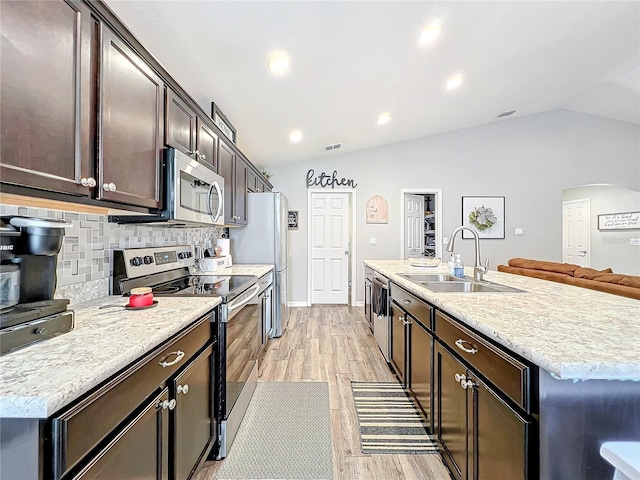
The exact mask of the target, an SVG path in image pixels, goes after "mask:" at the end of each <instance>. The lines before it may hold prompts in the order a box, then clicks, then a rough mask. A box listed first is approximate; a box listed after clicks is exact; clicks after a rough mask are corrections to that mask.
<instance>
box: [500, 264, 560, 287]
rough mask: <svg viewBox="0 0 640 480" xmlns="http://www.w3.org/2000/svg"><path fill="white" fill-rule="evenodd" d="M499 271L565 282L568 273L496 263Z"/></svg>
mask: <svg viewBox="0 0 640 480" xmlns="http://www.w3.org/2000/svg"><path fill="white" fill-rule="evenodd" d="M498 271H499V272H505V273H514V274H516V275H524V276H525V277H533V278H541V279H543V280H551V281H553V282H560V283H565V279H566V278H567V277H569V276H570V275H567V274H566V273H557V272H548V271H545V270H535V269H532V268H520V267H507V266H506V265H498Z"/></svg>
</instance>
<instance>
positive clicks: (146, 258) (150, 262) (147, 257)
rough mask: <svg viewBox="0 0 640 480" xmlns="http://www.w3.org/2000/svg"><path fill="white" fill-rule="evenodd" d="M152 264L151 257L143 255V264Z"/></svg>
mask: <svg viewBox="0 0 640 480" xmlns="http://www.w3.org/2000/svg"><path fill="white" fill-rule="evenodd" d="M152 263H153V257H152V256H151V255H145V257H144V264H145V265H151V264H152Z"/></svg>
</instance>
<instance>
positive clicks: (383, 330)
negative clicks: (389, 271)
mask: <svg viewBox="0 0 640 480" xmlns="http://www.w3.org/2000/svg"><path fill="white" fill-rule="evenodd" d="M371 285H372V288H371V317H372V319H373V336H374V337H375V338H376V342H377V343H378V346H379V347H380V351H381V352H382V355H384V358H385V360H386V361H387V362H389V353H390V352H391V345H390V342H391V334H390V330H391V323H390V315H389V300H390V299H389V296H390V295H389V279H388V278H386V277H384V276H383V275H381V274H380V273H378V272H375V271H374V272H373V279H372V281H371Z"/></svg>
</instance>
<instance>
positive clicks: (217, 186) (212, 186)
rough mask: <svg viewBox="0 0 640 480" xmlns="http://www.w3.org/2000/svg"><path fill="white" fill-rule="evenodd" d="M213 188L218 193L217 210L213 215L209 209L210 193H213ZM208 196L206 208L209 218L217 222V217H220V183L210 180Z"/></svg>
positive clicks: (221, 200)
mask: <svg viewBox="0 0 640 480" xmlns="http://www.w3.org/2000/svg"><path fill="white" fill-rule="evenodd" d="M214 188H215V189H216V192H217V193H218V211H217V212H216V214H215V216H214V215H213V212H212V211H211V194H212V193H213V189H214ZM208 198H209V201H208V202H207V209H208V210H209V216H210V217H211V219H212V220H213V221H214V222H217V221H218V219H219V218H220V214H221V212H222V202H223V198H222V190H220V185H218V182H211V186H210V187H209V194H208Z"/></svg>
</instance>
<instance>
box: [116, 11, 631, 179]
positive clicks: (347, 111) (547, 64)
mask: <svg viewBox="0 0 640 480" xmlns="http://www.w3.org/2000/svg"><path fill="white" fill-rule="evenodd" d="M106 3H107V5H108V6H109V7H110V8H111V9H112V10H113V11H114V12H115V13H116V15H118V16H119V17H120V18H121V20H122V21H123V22H124V23H125V24H126V25H127V26H128V27H129V28H130V29H131V31H132V32H133V33H134V35H136V36H137V37H138V39H139V40H140V41H141V42H142V43H143V44H144V45H145V46H146V47H147V48H148V49H149V50H150V51H151V53H152V54H154V55H155V56H156V58H157V59H158V60H159V61H160V62H161V63H162V64H163V65H164V67H165V68H166V69H167V70H168V71H169V72H170V73H171V75H172V76H173V77H174V78H175V79H176V80H177V81H178V83H180V84H181V85H182V86H183V87H184V88H185V89H186V90H187V91H188V92H189V93H190V94H191V96H192V97H193V98H194V100H196V101H197V102H198V103H199V104H200V105H201V106H202V107H203V109H204V110H205V111H206V112H209V111H210V108H211V107H210V104H211V102H212V101H215V102H216V103H217V104H218V105H219V106H220V108H221V109H222V111H223V112H224V114H225V115H226V116H227V117H228V118H229V120H230V121H231V123H233V125H234V127H235V128H236V129H237V137H238V145H239V147H240V148H241V150H242V151H243V152H244V153H245V154H246V155H247V157H248V158H249V159H250V160H251V161H252V162H253V163H255V164H256V165H258V166H261V167H269V166H274V165H281V164H287V163H293V162H297V161H302V160H307V159H312V158H318V159H321V158H323V157H325V156H329V155H335V154H336V152H348V151H354V150H359V149H363V148H369V147H374V146H378V145H383V144H388V143H394V142H399V141H403V140H407V139H411V138H417V137H422V136H426V135H433V134H437V133H441V132H446V131H451V130H456V129H460V128H465V127H471V126H475V125H481V124H486V123H490V122H496V121H505V118H500V119H498V118H496V117H497V116H498V115H499V114H500V113H502V112H505V111H510V110H516V112H515V113H514V114H513V115H512V116H510V117H507V118H514V117H517V116H523V115H529V114H533V113H538V112H544V111H549V110H555V109H559V108H566V109H571V110H575V111H579V112H584V113H589V114H593V115H600V116H604V117H609V118H613V119H616V120H621V121H625V122H634V123H640V2H637V1H616V0H612V1H585V2H582V1H522V2H520V1H505V2H499V1H468V2H457V1H446V2H404V1H372V2H370V1H187V0H180V1H176V0H172V1H162V0H156V1H153V2H149V1H131V0H128V1H118V0H106ZM434 21H438V22H440V24H441V25H442V26H443V28H442V32H441V34H440V36H439V37H438V38H436V39H435V40H434V41H433V42H431V43H430V44H428V45H426V46H421V45H419V43H418V36H419V34H420V32H421V30H422V29H423V28H424V27H425V26H426V25H428V24H429V23H430V22H434ZM277 50H284V51H286V52H287V54H288V56H289V58H290V60H291V64H290V68H289V70H288V71H287V72H286V73H284V74H281V75H274V74H272V73H270V72H269V71H268V69H267V61H268V57H269V55H270V54H271V53H272V52H274V51H277ZM454 74H461V75H462V76H463V77H462V78H463V83H462V85H461V86H460V87H459V88H457V89H455V90H451V91H448V90H447V89H446V88H445V84H446V82H447V80H448V79H449V78H450V77H451V76H452V75H454ZM382 112H389V113H390V116H391V120H390V121H389V123H387V124H386V125H377V124H376V118H377V117H378V115H379V114H380V113H382ZM292 130H300V131H301V132H302V140H301V141H300V142H298V143H291V142H290V141H289V133H290V132H291V131H292ZM335 143H341V144H342V146H341V148H340V149H339V150H336V151H332V152H327V151H325V148H324V147H325V146H326V145H330V144H335Z"/></svg>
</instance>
